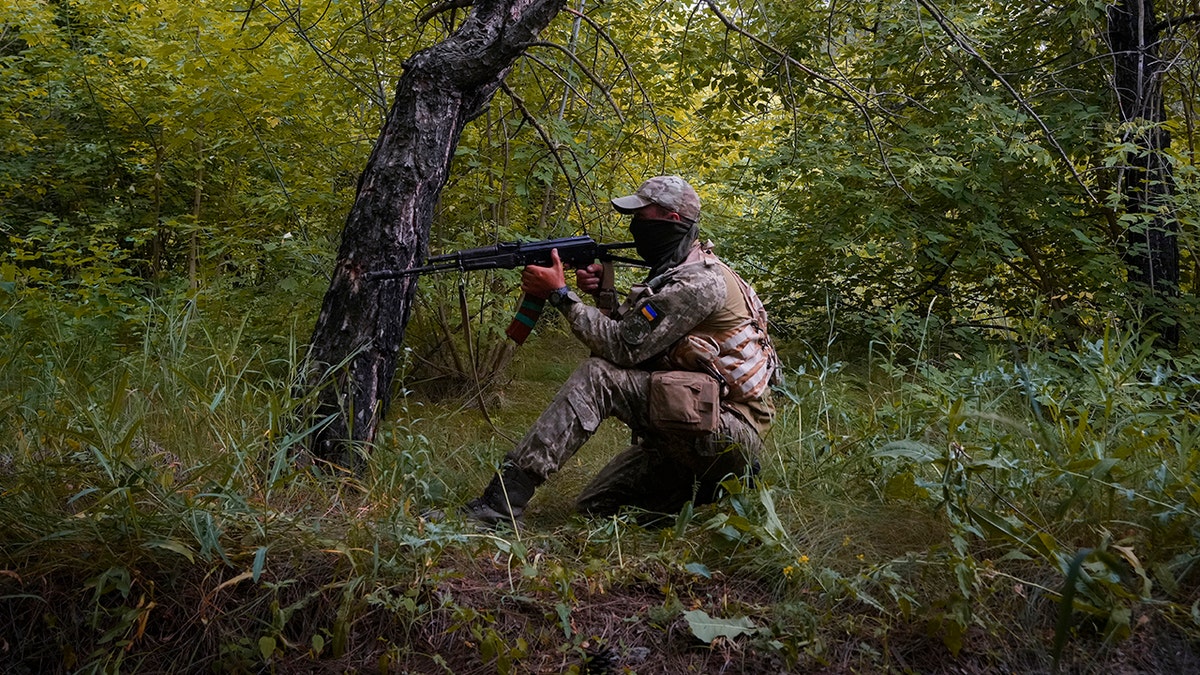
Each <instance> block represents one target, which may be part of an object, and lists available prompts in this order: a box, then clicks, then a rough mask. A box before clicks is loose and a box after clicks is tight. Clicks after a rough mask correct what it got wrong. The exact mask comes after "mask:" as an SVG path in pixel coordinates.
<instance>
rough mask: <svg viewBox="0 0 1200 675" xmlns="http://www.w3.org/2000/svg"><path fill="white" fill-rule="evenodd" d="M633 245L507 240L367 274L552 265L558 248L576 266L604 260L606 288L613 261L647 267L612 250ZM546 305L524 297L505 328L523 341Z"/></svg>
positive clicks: (373, 276)
mask: <svg viewBox="0 0 1200 675" xmlns="http://www.w3.org/2000/svg"><path fill="white" fill-rule="evenodd" d="M633 247H634V244H633V242H623V243H619V244H600V243H597V242H596V241H595V240H594V239H592V238H591V237H588V236H586V235H584V236H578V237H566V238H564V239H544V240H542V241H528V242H525V241H505V242H500V243H498V244H496V245H494V246H484V247H482V248H469V249H465V250H462V251H455V252H454V253H446V254H444V255H435V256H431V257H430V258H429V260H427V261H426V264H425V265H422V266H420V267H413V268H410V269H406V270H379V271H376V272H367V273H366V275H365V277H366V278H367V279H368V280H370V281H376V280H382V279H395V278H398V277H407V276H412V275H414V274H425V273H427V272H448V271H451V270H459V271H462V272H469V271H473V270H495V269H512V268H515V267H525V266H526V265H537V266H539V267H549V266H550V265H551V264H552V261H551V258H550V252H551V251H553V250H554V249H558V257H559V259H560V260H562V262H563V264H564V265H568V266H570V267H573V268H575V269H579V268H582V267H587V266H588V265H590V264H592V263H594V262H596V261H597V260H598V261H600V262H602V263H605V273H604V275H605V282H607V283H605V284H602V286H604V287H606V288H607V287H609V286H611V276H612V265H611V263H614V262H619V263H625V264H628V265H637V266H639V267H646V263H645V262H643V261H641V260H638V259H635V258H626V257H622V256H618V255H614V254H613V251H620V250H622V249H627V248H633ZM545 304H546V300H545V298H535V297H531V296H529V295H525V296H523V297H522V298H521V304H520V307H519V308H518V309H517V315H516V316H515V317H513V320H512V323H510V324H509V325H508V328H507V329H506V330H505V331H504V332H505V334H506V335H508V337H510V338H512V340H513V341H514V342H516V343H517V344H524V342H525V338H527V337H529V332H530V331H532V330H533V326H534V325H535V324H536V323H537V320H538V317H540V316H541V315H542V309H543V308H544V307H545Z"/></svg>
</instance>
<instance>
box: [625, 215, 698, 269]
mask: <svg viewBox="0 0 1200 675" xmlns="http://www.w3.org/2000/svg"><path fill="white" fill-rule="evenodd" d="M629 233H630V234H632V235H633V243H634V244H636V245H637V247H636V248H637V252H638V255H639V256H641V257H642V260H645V261H646V262H647V263H649V264H650V267H651V270H650V276H651V277H654V276H658V275H659V274H662V273H663V272H665V271H666V270H667V269H669V268H671V267H673V266H675V265H677V264H679V262H680V261H682V260H683V259H684V257H685V256H687V252H688V249H690V248H691V246H692V242H693V241H695V240H696V238H697V236H699V228H697V227H696V226H695V225H693V224H691V223H686V222H683V221H679V220H671V219H668V218H634V219H633V220H632V221H630V223H629Z"/></svg>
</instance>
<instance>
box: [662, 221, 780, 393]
mask: <svg viewBox="0 0 1200 675" xmlns="http://www.w3.org/2000/svg"><path fill="white" fill-rule="evenodd" d="M691 263H701V264H704V265H706V266H709V267H712V266H717V267H719V268H720V270H721V273H722V276H724V278H725V289H726V292H725V303H724V304H723V305H722V306H721V307H720V308H719V309H717V310H716V311H714V312H713V313H711V314H710V315H709V316H707V317H705V318H704V320H703V321H701V322H700V324H699V325H697V326H696V327H695V328H693V329H692V331H691V332H690V333H689V334H688V335H687V337H685V338H684V339H682V340H680V341H679V342H678V343H676V344H675V346H673V347H672V348H671V351H670V354H669V358H670V360H671V361H672V362H673V363H675V364H677V365H678V366H679V367H682V368H686V369H689V370H710V371H712V372H713V373H714V374H715V375H717V376H718V378H719V379H720V380H721V381H722V382H723V384H724V395H723V396H722V398H724V399H725V400H728V401H733V402H738V403H747V402H750V401H755V400H758V399H762V398H764V396H765V395H766V393H767V390H768V388H769V387H770V386H771V384H772V383H773V382H775V381H776V371H777V370H778V365H779V359H778V357H777V356H776V354H775V349H774V347H773V346H772V345H771V339H770V337H769V336H768V335H767V310H766V308H764V307H763V304H762V301H760V300H759V299H758V294H756V293H755V292H754V289H753V288H751V287H750V285H749V284H747V283H746V282H745V281H744V280H743V279H742V278H741V277H740V276H738V275H737V273H736V272H734V271H733V270H732V269H730V268H729V266H728V265H726V264H725V263H724V262H722V261H721V260H720V259H719V258H717V257H716V256H715V255H713V254H712V252H711V244H708V245H705V246H698V247H696V248H695V249H693V250H692V252H691V254H689V255H688V257H687V259H685V260H684V261H683V262H682V263H681V264H680V266H682V265H687V264H691ZM735 289H736V291H735Z"/></svg>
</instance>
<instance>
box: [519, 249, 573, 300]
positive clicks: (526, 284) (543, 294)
mask: <svg viewBox="0 0 1200 675" xmlns="http://www.w3.org/2000/svg"><path fill="white" fill-rule="evenodd" d="M550 262H551V265H550V267H539V266H537V265H529V266H527V267H526V268H525V269H524V270H522V271H521V290H523V291H525V292H526V293H528V294H529V295H532V296H533V297H535V298H548V297H550V293H551V292H552V291H556V290H558V289H560V288H562V287H563V286H566V285H567V278H566V276H565V275H564V274H563V263H562V260H561V259H560V258H559V257H558V249H553V250H551V251H550Z"/></svg>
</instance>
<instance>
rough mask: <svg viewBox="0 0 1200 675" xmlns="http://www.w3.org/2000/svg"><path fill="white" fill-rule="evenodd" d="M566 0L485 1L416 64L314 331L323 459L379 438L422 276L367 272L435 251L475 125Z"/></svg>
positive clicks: (316, 440)
mask: <svg viewBox="0 0 1200 675" xmlns="http://www.w3.org/2000/svg"><path fill="white" fill-rule="evenodd" d="M563 3H564V0H477V1H476V2H475V3H474V8H473V9H472V11H471V13H470V14H469V15H468V17H467V19H466V21H465V22H464V23H463V25H462V27H461V28H460V29H459V30H458V31H456V32H455V33H454V34H453V35H451V36H450V37H449V38H447V39H446V40H444V41H443V42H440V43H438V44H436V45H434V46H432V47H430V48H428V49H425V50H423V51H421V52H418V53H417V54H415V55H414V56H412V58H410V59H409V60H408V61H407V62H405V64H404V73H403V75H402V76H401V78H400V81H399V83H398V85H397V87H396V98H395V100H394V102H393V104H392V108H391V110H390V111H389V113H388V116H387V120H386V122H385V123H384V127H383V130H382V132H381V133H380V135H379V138H378V140H377V141H376V143H375V148H374V151H373V152H372V153H371V157H370V159H369V160H368V161H367V166H366V169H365V170H364V171H363V174H362V176H361V177H360V178H359V182H358V191H357V195H356V197H355V201H354V206H353V207H352V208H351V210H350V214H349V216H348V217H347V219H346V226H345V228H344V229H343V231H342V241H341V247H340V248H339V250H338V259H337V265H336V267H335V269H334V273H333V279H332V281H331V282H330V285H329V290H328V291H327V292H326V294H325V299H324V302H323V304H322V307H321V313H320V315H319V317H318V318H317V324H316V327H315V329H314V330H313V336H312V341H311V345H310V352H309V358H310V369H309V386H310V387H311V386H317V385H318V384H319V383H320V382H325V383H326V384H325V385H324V388H323V389H322V390H321V391H320V393H319V394H318V397H317V401H318V403H317V406H316V410H315V419H317V420H328V423H327V424H326V425H325V426H324V427H323V428H322V429H321V430H320V431H319V432H318V433H317V434H315V436H314V437H313V440H312V442H311V444H310V449H311V450H312V452H313V454H314V455H316V456H317V457H321V458H324V459H331V460H338V459H345V458H346V457H347V456H348V453H347V451H348V450H349V449H351V447H352V445H350V444H348V442H353V443H354V444H359V445H361V444H365V443H369V442H370V441H371V440H372V439H374V437H375V433H376V431H377V429H378V428H379V422H380V420H381V418H382V417H383V415H384V413H385V412H386V411H387V408H388V404H389V402H390V398H391V395H390V394H391V385H392V378H393V377H394V375H395V372H396V359H397V356H398V354H399V352H400V347H401V344H402V342H403V340H404V331H405V328H406V326H407V325H408V319H409V313H410V311H411V308H412V303H413V298H414V296H415V293H416V290H417V277H408V278H400V279H391V280H386V281H367V280H365V279H364V277H363V275H364V273H366V272H369V271H372V270H382V269H407V268H409V267H413V266H415V265H416V264H419V262H420V260H421V259H423V258H424V256H425V253H426V250H427V247H428V242H429V228H430V224H431V222H432V220H433V212H434V207H435V205H436V204H437V200H438V195H439V193H440V192H441V189H442V187H443V186H444V185H445V183H446V179H447V177H448V175H449V169H450V162H451V159H452V158H453V156H454V151H455V148H456V147H457V146H458V141H459V138H460V136H461V135H462V131H463V127H464V126H465V125H466V124H467V122H468V121H470V120H471V119H473V118H474V117H476V116H477V115H479V114H481V113H482V112H483V111H484V110H485V109H486V108H487V105H488V103H489V102H490V100H491V98H492V96H493V94H495V92H496V89H497V88H498V87H499V86H500V84H501V82H502V81H503V79H504V77H505V76H506V75H507V74H508V72H509V70H510V69H511V68H512V66H513V64H514V63H515V61H516V59H517V58H518V57H519V56H520V55H521V53H522V52H523V51H524V49H525V47H526V45H527V44H528V43H530V42H532V41H534V40H536V38H537V35H538V33H540V32H541V31H542V30H543V29H544V28H545V27H546V26H547V25H549V23H550V21H551V20H552V19H553V18H554V16H555V15H556V14H557V13H558V11H559V9H560V8H561V7H562V5H563ZM326 373H332V376H331V377H329V378H325V377H324V375H325V374H326Z"/></svg>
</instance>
